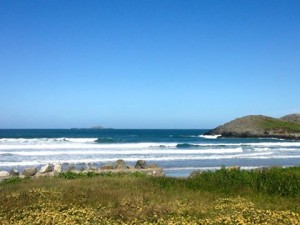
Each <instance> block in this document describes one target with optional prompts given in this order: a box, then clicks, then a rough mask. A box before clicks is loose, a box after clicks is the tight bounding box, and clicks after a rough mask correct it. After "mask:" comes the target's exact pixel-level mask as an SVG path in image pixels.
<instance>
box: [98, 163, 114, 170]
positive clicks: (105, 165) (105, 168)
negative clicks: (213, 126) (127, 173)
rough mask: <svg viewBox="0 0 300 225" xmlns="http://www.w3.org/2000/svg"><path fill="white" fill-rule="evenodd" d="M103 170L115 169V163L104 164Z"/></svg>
mask: <svg viewBox="0 0 300 225" xmlns="http://www.w3.org/2000/svg"><path fill="white" fill-rule="evenodd" d="M100 169H101V170H112V169H114V165H113V164H112V163H106V164H104V165H102V166H100Z"/></svg>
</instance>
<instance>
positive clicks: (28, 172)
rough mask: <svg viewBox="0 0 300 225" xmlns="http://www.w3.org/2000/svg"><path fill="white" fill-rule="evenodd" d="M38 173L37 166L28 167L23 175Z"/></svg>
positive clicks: (28, 175) (29, 175)
mask: <svg viewBox="0 0 300 225" xmlns="http://www.w3.org/2000/svg"><path fill="white" fill-rule="evenodd" d="M36 173H37V169H36V168H35V167H31V168H26V169H25V170H23V172H22V175H23V176H25V177H32V176H34V175H35V174H36Z"/></svg>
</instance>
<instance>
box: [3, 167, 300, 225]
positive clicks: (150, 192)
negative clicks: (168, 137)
mask: <svg viewBox="0 0 300 225" xmlns="http://www.w3.org/2000/svg"><path fill="white" fill-rule="evenodd" d="M299 202H300V167H293V168H285V169H283V168H272V169H261V170H253V171H245V170H239V169H231V170H230V169H225V168H223V169H221V170H218V171H215V172H202V173H195V174H193V176H192V177H190V178H170V177H147V176H145V175H143V174H140V173H133V174H106V175H103V174H101V175H99V174H94V173H87V174H75V173H72V172H66V173H62V174H60V175H59V176H56V177H41V178H37V179H20V178H11V179H9V180H6V181H4V182H2V183H1V184H0V224H4V225H6V224H7V225H8V224H300V205H299Z"/></svg>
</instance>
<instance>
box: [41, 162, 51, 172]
mask: <svg viewBox="0 0 300 225" xmlns="http://www.w3.org/2000/svg"><path fill="white" fill-rule="evenodd" d="M53 170H54V165H53V164H50V163H48V164H46V165H45V166H43V167H42V168H41V169H40V173H50V172H52V171H53Z"/></svg>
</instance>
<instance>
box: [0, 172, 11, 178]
mask: <svg viewBox="0 0 300 225" xmlns="http://www.w3.org/2000/svg"><path fill="white" fill-rule="evenodd" d="M6 178H9V172H7V171H0V180H1V179H6Z"/></svg>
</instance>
